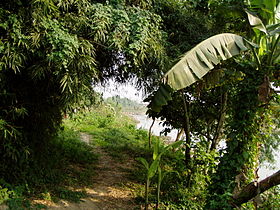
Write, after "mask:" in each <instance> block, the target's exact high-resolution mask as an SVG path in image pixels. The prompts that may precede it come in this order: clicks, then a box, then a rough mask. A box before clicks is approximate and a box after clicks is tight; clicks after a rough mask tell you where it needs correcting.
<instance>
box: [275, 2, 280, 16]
mask: <svg viewBox="0 0 280 210" xmlns="http://www.w3.org/2000/svg"><path fill="white" fill-rule="evenodd" d="M275 18H276V19H277V20H280V2H279V3H278V5H277V7H276V10H275Z"/></svg>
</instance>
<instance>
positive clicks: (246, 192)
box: [232, 170, 280, 206]
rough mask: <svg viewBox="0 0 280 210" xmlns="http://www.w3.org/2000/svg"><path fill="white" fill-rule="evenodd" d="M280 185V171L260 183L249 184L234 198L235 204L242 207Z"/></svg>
mask: <svg viewBox="0 0 280 210" xmlns="http://www.w3.org/2000/svg"><path fill="white" fill-rule="evenodd" d="M279 184H280V170H279V171H277V172H276V173H274V174H272V175H271V176H269V177H267V178H265V179H263V180H262V181H260V182H257V183H256V182H251V183H250V184H248V185H247V186H246V187H244V188H243V189H242V190H241V191H240V192H239V193H237V194H235V195H233V196H232V198H233V203H234V205H236V206H240V205H241V204H243V203H246V202H248V201H249V200H251V199H252V198H254V197H256V196H257V195H258V194H260V193H263V192H265V191H266V190H268V189H270V188H272V187H274V186H276V185H279Z"/></svg>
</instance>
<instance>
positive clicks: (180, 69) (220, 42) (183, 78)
mask: <svg viewBox="0 0 280 210" xmlns="http://www.w3.org/2000/svg"><path fill="white" fill-rule="evenodd" d="M248 43H249V42H248V41H246V40H245V39H244V38H243V37H241V36H238V35H236V34H230V33H225V34H219V35H215V36H212V37H210V38H208V39H206V40H204V41H203V42H201V43H200V44H198V45H197V46H196V47H194V48H193V49H191V50H190V51H188V52H187V53H186V54H185V55H184V56H183V57H182V58H181V60H180V61H179V62H178V63H177V64H175V66H173V67H172V69H171V70H169V71H168V72H167V73H166V74H165V76H164V83H166V84H168V85H170V86H171V87H172V88H173V89H176V90H179V89H182V88H185V87H187V86H189V85H191V84H193V83H194V82H196V81H198V80H199V79H201V78H202V77H203V76H204V75H205V74H207V73H208V72H209V71H210V70H211V69H213V68H214V65H217V64H218V63H219V62H220V61H221V60H226V59H228V58H231V57H232V56H235V55H238V54H240V53H241V52H242V51H245V50H248V47H247V46H246V44H248Z"/></svg>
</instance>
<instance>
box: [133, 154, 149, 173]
mask: <svg viewBox="0 0 280 210" xmlns="http://www.w3.org/2000/svg"><path fill="white" fill-rule="evenodd" d="M136 160H138V161H140V162H141V163H142V164H143V165H144V166H145V168H146V169H147V170H149V163H148V162H147V160H145V159H144V158H142V157H139V158H136Z"/></svg>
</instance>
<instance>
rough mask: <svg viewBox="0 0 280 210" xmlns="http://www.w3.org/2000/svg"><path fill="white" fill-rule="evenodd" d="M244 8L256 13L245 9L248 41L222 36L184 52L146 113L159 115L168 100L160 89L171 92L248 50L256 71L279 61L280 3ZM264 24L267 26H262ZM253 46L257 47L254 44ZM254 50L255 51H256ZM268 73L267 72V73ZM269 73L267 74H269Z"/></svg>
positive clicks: (258, 0)
mask: <svg viewBox="0 0 280 210" xmlns="http://www.w3.org/2000/svg"><path fill="white" fill-rule="evenodd" d="M248 6H249V7H250V8H251V9H252V10H254V11H260V12H259V13H260V14H261V15H262V17H263V18H264V21H262V20H261V18H259V17H258V16H257V14H256V13H255V12H252V11H250V10H248V9H246V10H245V12H246V13H247V16H248V21H249V23H250V25H251V26H252V28H253V30H254V33H255V35H254V37H253V39H252V41H253V42H254V43H253V42H251V41H248V40H247V39H245V38H244V37H241V36H239V35H236V34H231V33H223V34H218V35H215V36H212V37H210V38H208V39H206V40H204V41H203V42H201V43H200V44H198V45H197V46H195V47H194V48H192V49H191V50H190V51H188V52H187V53H186V54H185V55H184V56H183V57H182V58H181V59H180V60H179V62H177V63H176V64H175V65H174V66H173V67H172V68H171V69H170V70H169V71H168V72H167V73H166V74H165V75H164V76H163V78H162V85H161V86H160V88H159V89H158V90H157V91H155V92H154V94H153V95H152V97H151V98H148V101H150V103H149V105H148V108H149V109H148V114H149V113H152V112H156V113H158V112H160V110H161V108H162V106H164V105H165V104H167V103H168V101H169V100H172V98H171V97H166V96H167V95H168V94H167V93H166V92H165V93H164V94H163V92H162V90H163V89H164V90H167V92H169V93H170V94H172V92H174V91H177V90H180V89H183V88H185V87H188V86H190V85H192V84H193V83H195V82H196V81H198V80H201V79H202V78H203V77H204V76H205V75H206V74H208V73H209V72H210V71H211V70H212V69H213V68H214V67H215V65H217V64H219V63H220V62H221V61H224V60H227V59H229V58H231V57H233V56H235V55H239V54H241V53H242V52H244V51H246V50H249V49H251V50H252V53H253V56H254V63H255V64H256V69H259V70H260V69H262V68H267V69H271V68H272V67H273V65H275V64H277V63H278V64H279V61H280V46H279V43H280V35H279V33H280V3H279V0H248ZM265 23H267V25H265ZM255 43H257V44H255ZM256 49H257V50H256ZM268 71H269V70H268ZM269 73H271V72H267V74H269Z"/></svg>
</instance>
